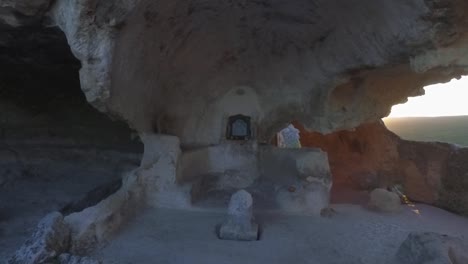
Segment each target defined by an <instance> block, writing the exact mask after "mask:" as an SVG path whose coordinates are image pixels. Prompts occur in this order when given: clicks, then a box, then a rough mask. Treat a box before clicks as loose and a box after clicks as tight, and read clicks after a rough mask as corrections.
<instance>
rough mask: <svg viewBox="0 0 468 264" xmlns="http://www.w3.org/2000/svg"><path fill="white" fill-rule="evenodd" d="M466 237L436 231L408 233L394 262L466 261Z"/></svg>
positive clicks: (445, 263) (443, 263)
mask: <svg viewBox="0 0 468 264" xmlns="http://www.w3.org/2000/svg"><path fill="white" fill-rule="evenodd" d="M467 248H468V241H467V240H466V239H462V238H458V237H451V236H447V235H441V234H437V233H431V232H427V233H410V234H409V235H408V238H407V239H406V240H405V241H404V242H403V244H402V245H401V246H400V248H399V250H398V252H397V254H396V258H395V261H394V262H391V263H395V264H396V263H401V264H417V263H427V264H462V263H468V253H467V252H466V249H467Z"/></svg>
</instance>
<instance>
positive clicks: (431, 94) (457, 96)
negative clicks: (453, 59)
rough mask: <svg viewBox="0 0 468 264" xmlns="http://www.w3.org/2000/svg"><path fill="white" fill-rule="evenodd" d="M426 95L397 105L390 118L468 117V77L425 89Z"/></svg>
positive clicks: (411, 98)
mask: <svg viewBox="0 0 468 264" xmlns="http://www.w3.org/2000/svg"><path fill="white" fill-rule="evenodd" d="M424 89H425V90H426V94H425V95H423V96H418V97H410V98H408V102H407V103H405V104H399V105H395V106H393V108H392V112H391V114H390V115H389V117H409V116H411V117H415V116H417V117H420V116H425V117H427V116H458V115H468V76H465V77H463V78H461V79H460V80H457V79H453V80H452V81H450V82H448V83H443V84H435V85H430V86H426V87H425V88H424Z"/></svg>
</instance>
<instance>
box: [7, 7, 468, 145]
mask: <svg viewBox="0 0 468 264" xmlns="http://www.w3.org/2000/svg"><path fill="white" fill-rule="evenodd" d="M466 5H468V4H467V3H466V2H465V1H460V0H443V1H431V0H426V1H423V0H417V1H412V2H411V4H408V3H407V1H403V0H398V1H392V2H388V1H384V0H379V1H371V0H366V1H351V2H349V1H348V2H346V3H343V2H341V1H318V0H315V1H303V0H296V1H284V0H275V1H260V2H259V1H247V0H246V1H242V2H219V1H204V2H203V3H193V2H191V1H187V0H178V1H158V2H154V1H148V0H141V1H125V0H119V1H109V2H105V3H104V2H103V3H97V2H95V1H91V0H80V1H69V0H58V1H54V2H53V3H52V5H50V3H49V1H38V0H36V1H28V2H26V1H20V2H16V1H7V0H4V1H1V2H0V8H1V10H2V12H1V15H0V17H1V18H2V19H3V20H4V21H6V22H4V24H5V25H6V26H8V27H9V28H12V27H20V26H21V25H23V24H25V23H26V22H25V21H27V18H30V17H32V18H35V19H37V20H38V21H39V22H36V23H35V25H36V24H37V25H39V26H43V25H47V24H48V25H58V26H59V27H60V28H61V29H62V30H63V31H64V32H65V34H66V36H67V40H68V43H69V44H70V47H71V50H72V52H73V54H74V55H75V56H76V57H77V58H78V59H79V60H80V61H81V64H82V69H81V71H80V77H81V85H82V89H83V91H84V92H85V94H86V97H87V99H88V101H90V102H91V103H92V104H93V105H94V106H96V107H98V108H99V109H101V110H104V111H107V112H109V113H112V114H117V115H120V116H121V117H123V118H124V119H125V120H127V121H128V122H129V124H131V125H132V126H133V127H135V128H137V129H138V130H139V131H141V132H163V133H168V134H174V135H177V136H179V137H180V139H181V142H182V145H184V146H185V145H208V144H215V143H219V142H221V141H222V138H223V131H224V126H225V119H226V117H227V116H229V115H233V114H246V115H250V116H251V117H252V120H253V122H254V125H255V127H256V131H257V136H258V138H259V139H261V140H262V141H268V140H269V138H270V136H271V135H273V134H274V133H275V132H276V131H278V130H279V129H280V128H281V127H282V126H284V124H285V123H286V122H288V121H290V120H292V119H298V120H300V121H301V122H302V123H303V124H305V125H306V126H307V127H309V128H310V129H313V130H316V131H321V132H330V131H334V130H337V129H341V128H353V127H356V126H358V125H359V124H361V123H363V122H366V121H372V120H377V119H378V118H381V117H383V116H385V115H386V114H387V113H388V111H389V109H390V106H391V105H393V104H395V103H398V102H401V101H404V100H405V99H406V98H407V97H408V96H409V95H416V94H421V92H422V90H421V88H422V87H423V86H424V85H426V84H429V83H434V82H441V81H448V80H449V79H451V78H452V77H458V76H460V74H463V73H465V72H466V69H465V65H466V64H467V60H468V58H466V56H465V54H466V43H467V37H466V34H465V33H464V32H466V28H467V21H466V19H467V18H466V17H467V16H466V14H465V12H466V10H468V9H467V8H466ZM46 13H47V14H48V15H50V19H45V18H44V15H45V14H46ZM12 17H15V18H14V19H12ZM17 20H18V21H19V22H17ZM37 20H36V21H37ZM47 20H50V21H48V22H47ZM15 21H16V22H15ZM370 21H371V23H370ZM20 28H21V27H20ZM286 69H287V70H286ZM129 87H131V88H132V89H129ZM185 98H190V100H186V99H185ZM187 109H190V111H187Z"/></svg>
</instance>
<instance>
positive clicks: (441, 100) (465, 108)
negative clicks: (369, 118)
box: [383, 76, 468, 146]
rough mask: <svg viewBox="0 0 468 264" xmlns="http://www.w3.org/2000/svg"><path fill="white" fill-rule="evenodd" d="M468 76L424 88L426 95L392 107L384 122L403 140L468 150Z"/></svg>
mask: <svg viewBox="0 0 468 264" xmlns="http://www.w3.org/2000/svg"><path fill="white" fill-rule="evenodd" d="M467 87H468V76H465V77H462V78H460V79H453V80H451V81H450V82H448V83H444V84H435V85H430V86H427V87H425V88H424V89H425V94H424V95H422V96H418V97H411V98H409V100H408V102H406V103H404V104H400V105H395V106H394V107H393V108H392V112H391V114H390V116H389V117H387V118H384V119H383V121H384V122H385V124H386V126H387V128H388V129H390V130H391V131H393V132H395V133H396V134H397V135H399V136H400V137H401V138H403V139H407V140H415V141H438V142H447V143H452V144H457V145H460V146H468V137H467V136H466V134H467V131H468V125H466V124H468V104H467V103H466V98H468V88H467Z"/></svg>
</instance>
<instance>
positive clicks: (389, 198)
mask: <svg viewBox="0 0 468 264" xmlns="http://www.w3.org/2000/svg"><path fill="white" fill-rule="evenodd" d="M369 208H371V209H372V210H376V211H381V212H388V213H392V212H398V211H399V210H400V209H401V201H400V196H398V194H396V193H393V192H390V191H387V190H385V189H380V188H378V189H375V190H373V191H372V192H371V193H370V201H369Z"/></svg>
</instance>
